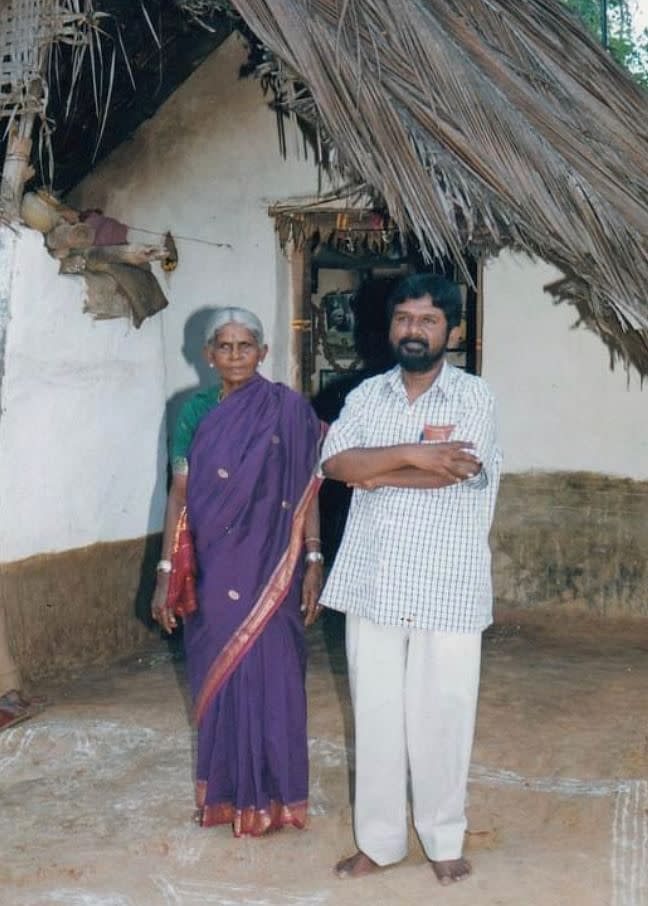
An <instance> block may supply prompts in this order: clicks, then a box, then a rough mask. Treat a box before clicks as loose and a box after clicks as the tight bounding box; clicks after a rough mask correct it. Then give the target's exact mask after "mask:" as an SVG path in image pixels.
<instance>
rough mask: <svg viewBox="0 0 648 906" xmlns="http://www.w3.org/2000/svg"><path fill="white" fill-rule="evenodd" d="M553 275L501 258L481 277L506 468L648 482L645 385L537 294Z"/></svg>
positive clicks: (564, 311)
mask: <svg viewBox="0 0 648 906" xmlns="http://www.w3.org/2000/svg"><path fill="white" fill-rule="evenodd" d="M559 277H560V274H559V272H558V271H556V270H555V269H554V268H552V267H550V266H549V265H547V264H545V263H544V262H542V261H536V262H534V261H531V260H530V259H529V258H527V257H526V256H524V255H517V254H513V253H511V252H504V253H502V254H501V255H500V256H499V257H498V258H496V259H493V260H491V261H490V262H488V264H487V265H486V267H485V271H484V300H485V308H484V338H483V340H484V345H483V368H482V375H483V377H484V378H485V379H486V380H487V381H488V383H489V384H490V386H491V387H492V389H493V391H494V393H495V395H496V398H497V408H498V420H499V425H500V434H501V440H502V446H503V448H504V453H505V470H506V471H507V472H524V471H529V470H541V471H581V470H585V471H592V472H601V473H604V474H608V475H618V476H625V477H628V478H634V479H641V480H645V479H648V386H645V387H644V389H643V390H642V388H641V381H640V379H639V376H638V375H637V373H636V372H635V371H633V370H631V371H630V373H626V371H625V370H624V369H623V367H621V366H620V365H618V364H617V366H616V367H615V369H614V370H613V371H612V370H611V369H610V359H609V353H608V350H607V348H606V347H605V345H604V344H603V342H602V341H601V340H600V339H599V338H598V336H596V335H595V334H593V333H592V332H591V331H589V330H586V329H585V328H584V327H578V328H576V329H572V328H573V325H574V324H575V322H576V320H577V313H576V310H575V309H574V308H573V307H572V306H569V305H565V304H563V305H554V304H553V303H552V301H551V297H550V296H549V295H548V293H546V292H545V291H544V289H543V287H544V286H546V285H547V284H548V283H551V282H553V281H554V280H556V279H558V278H559Z"/></svg>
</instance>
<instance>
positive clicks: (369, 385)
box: [321, 363, 501, 632]
mask: <svg viewBox="0 0 648 906" xmlns="http://www.w3.org/2000/svg"><path fill="white" fill-rule="evenodd" d="M425 425H437V426H440V425H454V426H455V427H454V430H453V432H452V435H451V437H450V440H465V441H472V442H473V443H474V445H475V450H476V453H477V456H478V457H479V459H480V460H481V462H482V464H483V468H482V471H481V472H480V473H479V475H477V476H476V477H475V478H472V479H468V480H467V481H464V482H461V483H460V484H456V485H453V486H451V487H447V488H439V489H436V490H421V489H418V488H379V489H376V490H374V491H362V490H355V491H354V493H353V499H352V502H351V508H350V510H349V516H348V520H347V524H346V529H345V532H344V538H343V539H342V543H341V545H340V549H339V551H338V554H337V557H336V559H335V563H334V564H333V567H332V569H331V573H330V575H329V577H328V580H327V582H326V586H325V588H324V591H323V592H322V596H321V601H322V603H323V604H324V605H325V606H326V607H330V608H332V609H333V610H342V611H345V612H347V613H354V614H357V615H359V616H361V617H365V618H366V619H369V620H373V621H374V622H375V623H381V624H384V625H388V626H403V627H408V628H417V629H433V630H438V631H442V632H479V631H481V630H483V629H485V628H486V626H488V625H489V624H490V623H491V622H492V587H491V562H490V560H491V558H490V549H489V546H488V534H489V531H490V526H491V522H492V518H493V510H494V508H495V498H496V496H497V489H498V485H499V475H500V465H501V455H500V452H499V449H498V447H497V442H496V437H495V414H494V404H493V397H492V394H491V392H490V390H489V389H488V387H487V386H486V384H485V383H484V381H482V380H481V379H480V378H478V377H474V376H472V375H469V374H465V373H464V372H463V371H461V370H459V369H457V368H454V367H452V366H451V365H448V364H447V363H445V364H444V365H443V368H442V370H441V372H440V373H439V376H438V377H437V379H436V381H435V382H434V384H433V385H432V386H431V387H430V388H429V389H428V390H427V391H426V392H425V393H424V394H422V395H421V396H420V397H418V399H417V400H415V402H414V403H413V404H411V405H410V403H409V401H408V399H407V394H406V392H405V387H404V385H403V382H402V380H401V371H400V367H397V368H394V369H393V370H392V371H389V372H387V374H383V375H380V376H378V377H375V378H370V379H369V380H366V381H364V382H363V383H362V384H361V385H360V386H359V387H357V388H356V389H355V390H353V391H352V392H351V393H350V394H349V396H348V397H347V400H346V403H345V406H344V409H343V410H342V413H341V414H340V417H339V419H338V420H337V421H336V422H334V424H333V425H332V426H331V429H330V430H329V432H328V435H327V438H326V441H325V443H324V448H323V451H322V461H323V462H325V461H326V460H327V459H330V458H331V457H332V456H335V454H336V453H341V452H342V451H343V450H348V449H351V448H354V447H386V446H392V445H395V444H403V443H417V442H419V441H420V439H421V437H422V436H423V428H424V426H425Z"/></svg>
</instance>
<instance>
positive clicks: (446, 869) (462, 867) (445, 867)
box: [430, 858, 472, 887]
mask: <svg viewBox="0 0 648 906" xmlns="http://www.w3.org/2000/svg"><path fill="white" fill-rule="evenodd" d="M430 862H431V864H432V871H433V872H434V874H435V875H436V876H437V880H438V882H439V884H443V886H444V887H448V885H449V884H454V883H455V881H465V880H466V878H467V877H469V876H470V875H471V874H472V865H471V864H470V862H469V861H468V859H463V858H461V859H449V860H448V861H447V862H432V860H430Z"/></svg>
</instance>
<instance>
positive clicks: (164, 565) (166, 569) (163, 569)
mask: <svg viewBox="0 0 648 906" xmlns="http://www.w3.org/2000/svg"><path fill="white" fill-rule="evenodd" d="M171 569H172V564H171V561H170V560H160V562H159V563H158V565H157V566H156V567H155V571H156V572H157V573H170V572H171Z"/></svg>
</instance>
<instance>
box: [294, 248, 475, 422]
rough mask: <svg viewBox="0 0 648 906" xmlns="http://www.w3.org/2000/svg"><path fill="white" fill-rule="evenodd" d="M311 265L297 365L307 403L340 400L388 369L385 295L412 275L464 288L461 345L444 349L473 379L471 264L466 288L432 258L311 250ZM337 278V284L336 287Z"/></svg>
mask: <svg viewBox="0 0 648 906" xmlns="http://www.w3.org/2000/svg"><path fill="white" fill-rule="evenodd" d="M309 264H310V268H309V271H310V273H309V278H310V279H307V280H305V281H304V297H305V298H304V300H303V302H304V306H303V315H302V317H303V319H304V322H306V323H309V326H310V330H309V334H310V342H304V343H303V345H302V349H301V362H300V365H301V368H300V371H301V384H302V392H303V393H304V394H305V395H306V396H309V397H310V398H311V399H313V400H315V399H318V398H322V399H323V401H324V402H325V403H326V405H327V407H329V406H330V405H331V404H333V402H334V398H335V397H337V398H339V401H340V402H343V396H344V395H346V393H348V391H349V389H350V388H351V387H352V386H355V385H356V384H357V383H359V382H360V381H361V380H363V379H364V378H365V377H367V376H370V375H372V374H378V373H380V372H381V371H385V370H387V369H388V368H389V367H391V365H392V364H393V363H392V358H391V352H390V350H389V344H388V339H387V335H388V330H389V325H388V323H387V315H386V303H387V298H388V296H389V294H390V292H391V290H392V288H393V287H394V285H395V284H396V283H397V281H398V280H399V279H401V278H402V277H403V276H405V275H407V274H411V273H423V272H428V273H437V274H442V275H444V276H446V277H448V278H449V279H451V280H455V281H457V282H458V283H460V284H461V285H462V288H463V292H464V299H465V304H464V323H463V336H462V340H461V343H460V344H459V345H458V346H456V347H454V348H452V349H451V350H449V352H448V361H449V362H450V363H451V364H453V365H456V366H458V367H460V368H463V369H465V370H466V371H468V372H469V373H471V374H479V372H480V370H481V300H480V293H479V286H480V279H479V277H480V273H479V262H478V260H477V259H475V258H471V257H467V258H466V260H465V266H466V269H467V270H468V273H469V274H470V277H471V281H472V285H471V283H469V282H468V281H467V280H466V278H465V276H464V275H463V274H462V273H461V270H460V268H459V267H458V266H457V265H456V264H455V263H454V262H452V261H450V260H448V259H438V260H435V261H433V262H432V263H426V262H425V261H424V260H423V258H422V256H421V255H420V254H419V253H418V252H416V251H415V252H411V253H410V254H408V255H407V256H403V257H398V258H396V257H391V258H373V259H368V258H367V257H360V256H353V255H348V254H344V255H343V254H339V253H337V254H336V253H331V251H330V250H329V249H324V250H323V251H322V250H317V251H315V252H314V253H312V254H311V256H310V262H309ZM336 281H340V282H342V284H343V287H342V289H340V288H339V287H338V286H337V283H336ZM333 314H336V315H339V317H340V318H341V319H342V320H343V321H345V322H346V323H345V324H344V326H343V327H342V332H340V331H339V330H337V329H336V325H335V324H332V323H331V320H330V319H331V317H332V315H333ZM345 335H346V344H347V345H344V340H345ZM332 337H334V338H335V341H334V342H333V341H331V338H332ZM341 339H342V342H343V345H340V342H341ZM336 344H337V345H336ZM327 391H328V392H327ZM345 391H346V392H345ZM329 414H331V415H333V413H332V412H330V413H329ZM336 414H337V413H336Z"/></svg>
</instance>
